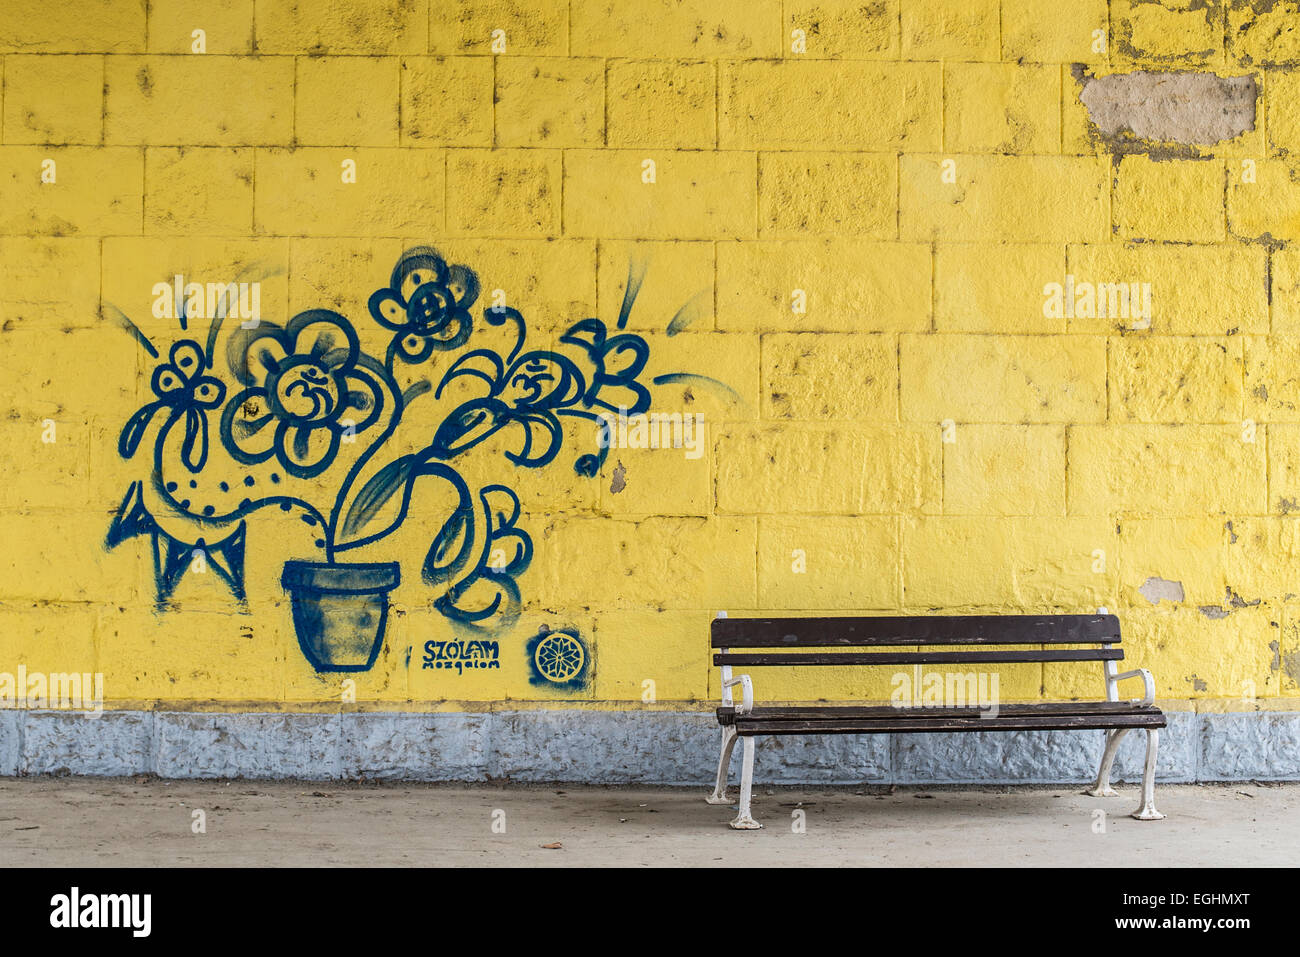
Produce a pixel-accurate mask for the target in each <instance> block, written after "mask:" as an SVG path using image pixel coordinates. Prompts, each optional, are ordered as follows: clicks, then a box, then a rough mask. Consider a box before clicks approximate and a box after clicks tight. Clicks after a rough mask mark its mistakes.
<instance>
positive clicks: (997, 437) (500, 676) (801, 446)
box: [0, 0, 1300, 776]
mask: <svg viewBox="0 0 1300 957" xmlns="http://www.w3.org/2000/svg"><path fill="white" fill-rule="evenodd" d="M0 57H2V60H0V69H2V71H3V94H2V101H0V117H2V125H0V276H2V278H0V366H2V367H3V382H4V409H5V412H6V414H5V415H4V416H3V417H0V437H2V440H3V450H4V455H3V457H2V461H3V468H4V469H5V471H6V474H5V480H4V482H3V484H2V485H0V540H2V541H3V542H4V548H3V550H2V552H0V568H2V569H3V575H2V576H0V619H2V621H0V674H7V675H9V676H11V678H10V685H9V687H10V690H11V694H13V693H15V692H16V693H17V696H18V697H19V698H21V696H22V694H23V693H26V694H27V695H28V700H27V705H26V706H27V707H29V708H36V709H39V708H40V707H41V706H42V704H43V703H44V704H48V703H49V702H48V701H45V702H43V701H42V699H40V698H39V696H37V694H36V692H37V691H39V689H38V688H35V687H33V686H32V685H31V684H30V683H27V684H26V685H25V686H20V683H19V682H18V676H19V669H20V667H21V668H22V669H23V675H25V676H26V677H27V678H28V679H29V681H30V678H31V676H33V675H43V676H46V677H47V678H48V679H49V680H50V681H51V682H53V680H54V676H55V675H57V674H66V673H77V674H78V675H86V676H93V675H101V676H102V682H103V705H104V707H105V708H107V709H117V710H125V711H133V712H140V711H150V710H154V709H161V710H168V711H180V712H188V711H247V712H257V713H262V712H276V711H285V712H302V711H321V712H339V711H340V710H342V711H353V710H363V711H416V712H425V711H456V712H481V711H495V710H503V709H504V710H513V709H519V708H524V709H529V708H564V707H566V706H567V705H568V704H569V703H572V702H581V703H583V705H584V706H585V707H588V708H590V707H595V708H597V709H600V710H637V709H641V708H643V707H644V706H645V705H646V704H647V703H650V702H653V704H654V706H655V708H657V709H667V710H670V711H671V710H681V711H693V712H699V711H700V710H702V709H703V707H704V706H705V704H706V703H707V702H708V701H710V700H714V699H716V697H717V695H718V690H719V689H718V681H717V675H716V671H715V669H713V668H711V666H710V655H709V650H708V638H707V635H708V623H709V620H710V618H711V617H712V616H713V615H714V613H715V612H716V611H718V610H719V609H726V610H728V611H729V612H730V613H731V614H732V615H733V616H739V615H745V614H798V613H800V612H810V611H823V612H830V613H852V612H860V613H867V614H870V613H884V612H905V613H916V614H925V613H936V612H947V613H962V612H973V611H986V612H994V613H1017V612H1049V611H1062V612H1084V611H1092V610H1094V609H1096V608H1097V607H1098V606H1106V607H1108V608H1109V609H1110V610H1112V611H1114V612H1116V613H1118V614H1119V616H1120V618H1121V621H1122V623H1123V627H1124V630H1125V647H1126V649H1127V650H1128V653H1129V660H1130V661H1131V662H1132V663H1133V664H1134V666H1137V665H1141V666H1145V667H1148V668H1150V669H1151V670H1152V671H1153V672H1154V674H1155V676H1156V681H1157V692H1158V694H1159V696H1160V697H1161V698H1162V699H1164V700H1165V701H1167V702H1169V703H1170V705H1171V707H1173V708H1175V709H1181V710H1185V711H1196V710H1201V711H1206V712H1207V713H1224V712H1249V713H1252V714H1258V715H1259V716H1261V717H1262V716H1264V715H1265V714H1266V713H1267V714H1273V715H1275V714H1276V713H1278V712H1286V711H1287V709H1288V708H1290V709H1291V710H1295V708H1294V704H1295V702H1294V700H1293V699H1295V698H1296V696H1297V695H1300V690H1298V684H1300V630H1298V628H1300V614H1298V612H1300V583H1298V581H1300V579H1298V577H1297V573H1298V572H1300V374H1297V371H1296V370H1297V368H1298V365H1297V364H1298V363H1300V251H1298V249H1300V248H1298V247H1296V246H1294V244H1293V241H1294V240H1296V239H1297V238H1300V166H1297V163H1300V106H1298V105H1297V104H1300V73H1297V69H1296V68H1297V67H1298V66H1300V5H1298V4H1296V3H1294V2H1285V0H1279V2H1275V3H1273V2H1269V3H1260V2H1244V0H1224V2H1218V0H1216V2H1210V3H1190V4H1189V3H1175V2H1164V3H1155V2H1139V0H1110V2H1107V0H1001V2H998V0H880V2H873V3H849V2H840V0H819V2H806V0H784V2H780V0H758V2H748V3H738V2H718V0H709V2H704V0H620V2H617V3H609V2H600V0H572V2H563V0H561V2H555V0H538V2H529V3H522V2H513V0H481V2H475V0H370V2H363V0H337V2H333V3H330V4H328V5H324V6H320V5H313V4H303V3H300V2H297V0H230V2H225V3H221V4H200V3H194V2H181V0H151V2H149V3H147V4H146V3H145V2H144V0H138V2H136V0H80V2H77V3H68V4H48V3H38V2H35V0H7V2H5V3H4V4H3V5H0ZM423 247H429V248H430V249H429V250H425V251H417V252H415V253H414V254H410V253H409V252H408V251H410V250H422V249H423ZM431 250H436V254H435V253H434V252H432V251H431ZM191 284H195V285H197V287H199V288H198V294H197V295H191V293H192V291H193V290H191ZM214 289H215V290H217V291H218V292H219V293H220V294H219V295H217V297H216V299H215V301H214V299H213V295H214V293H213V290H214ZM221 290H228V291H229V297H228V298H223V297H224V296H225V293H224V292H220V291H221ZM312 310H317V312H311V311H312ZM303 315H306V316H308V319H306V320H302V319H301V318H300V317H302V316H303ZM589 319H596V320H597V321H596V322H595V323H594V324H592V323H587V324H584V323H583V320H589ZM525 327H526V333H525V331H524V329H525ZM462 337H463V338H462ZM620 337H624V338H620ZM466 356H469V358H465V357H466ZM575 377H576V378H575ZM209 380H212V381H209ZM214 383H215V384H214ZM399 408H400V409H401V410H402V419H401V423H400V425H401V427H400V428H397V427H394V428H393V429H392V430H389V429H388V424H389V423H390V422H391V420H392V416H393V413H394V412H395V410H397V409H399ZM620 410H627V412H628V413H629V416H626V417H624V419H623V420H619V419H618V415H619V412H620ZM638 412H641V413H648V414H650V415H652V416H653V415H660V414H661V415H662V416H666V417H667V418H664V419H663V420H662V421H663V423H668V422H670V421H672V419H671V417H672V416H674V415H675V416H677V420H676V422H677V423H678V424H679V425H680V424H681V423H683V422H684V423H685V426H682V427H683V428H685V429H686V434H685V435H684V437H683V436H679V439H678V441H679V443H680V444H681V446H682V447H680V448H677V447H671V446H672V445H673V442H671V441H669V442H666V443H656V444H667V445H669V446H670V447H668V448H650V447H645V446H647V445H649V444H650V442H649V441H648V440H647V439H646V433H645V430H644V429H642V430H641V431H640V432H638V431H637V425H638V423H637V422H636V421H634V420H635V416H636V414H637V413H638ZM599 414H605V415H607V416H610V417H612V419H611V420H610V421H613V423H614V425H613V428H612V429H611V428H609V427H608V426H605V429H606V431H607V433H608V434H609V437H610V439H611V444H612V446H613V447H609V448H602V447H600V445H599V433H600V432H601V429H602V425H601V423H600V422H599V421H598V420H597V419H596V418H593V416H598V415H599ZM648 421H650V422H651V423H654V422H656V421H658V420H655V419H653V418H650V419H649V420H648ZM644 424H645V422H644V421H642V422H641V425H644ZM665 427H667V425H665ZM691 428H694V430H695V431H693V432H692V431H690V430H691ZM390 431H391V434H388V433H389V432H390ZM381 440H382V441H381ZM372 446H374V447H375V448H377V449H378V451H377V452H375V453H374V454H373V455H372V454H371V453H370V452H369V451H368V450H369V449H370V448H371V447H372ZM385 469H387V471H385ZM349 479H351V481H350V482H349ZM407 493H410V494H409V503H408V502H407V501H406V499H407V497H408V496H407ZM336 506H337V507H336ZM380 532H386V533H387V534H384V535H379V533H380ZM376 535H378V536H379V537H375V536H376ZM293 562H305V563H308V564H307V565H293V564H291V563H293ZM287 563H290V564H287ZM359 563H367V564H368V565H369V566H370V569H369V570H358V569H357V568H356V567H355V566H356V565H357V564H359ZM328 565H352V566H353V567H352V568H350V569H344V570H341V571H340V570H338V569H334V570H330V569H326V570H324V571H321V570H320V568H319V567H318V566H328ZM394 565H395V566H396V570H395V571H390V570H389V569H391V568H392V567H393V566H394ZM331 589H333V590H331ZM358 635H360V636H361V638H358V637H357V636H358ZM369 636H374V637H375V640H374V641H373V642H372V641H371V640H370V637H369ZM341 669H351V670H341ZM882 670H887V669H882ZM1097 670H1098V669H1095V668H1089V667H1085V666H1064V665H1062V666H1056V665H1047V666H1037V665H1015V666H1009V667H1007V668H1006V670H1005V671H1004V672H1003V674H1002V683H1001V693H1002V695H1003V697H1004V698H1008V699H1010V698H1024V699H1038V698H1042V699H1063V698H1072V697H1093V696H1098V695H1099V694H1100V692H1101V680H1100V675H1099V674H1098V673H1097ZM87 682H88V685H89V684H93V680H92V679H91V678H89V677H88V678H87ZM757 686H758V693H759V696H760V698H767V699H773V698H776V699H791V700H806V699H818V698H826V699H847V698H854V697H860V696H865V697H869V698H875V699H885V698H887V697H888V696H889V694H890V691H891V676H890V675H889V674H875V675H873V674H870V673H863V671H862V669H857V670H854V669H843V670H841V669H826V670H822V671H820V672H818V673H817V674H816V675H815V676H814V677H809V676H807V675H806V674H805V675H790V674H785V673H782V672H780V671H779V670H774V671H772V672H771V673H760V674H759V675H758V676H757ZM64 690H66V686H65V688H64ZM3 691H4V686H3V678H0V696H2V694H3ZM47 694H48V695H53V688H52V687H51V688H49V689H47ZM36 718H37V716H36V715H29V721H28V724H27V725H25V727H27V732H26V734H27V746H28V747H30V746H31V745H32V742H35V741H37V740H38V736H37V734H36V728H37V725H36V723H35V722H36ZM259 720H261V721H263V722H264V721H265V720H267V719H259ZM1269 720H1273V718H1270V719H1269ZM173 724H174V725H175V726H176V727H178V728H183V727H188V725H186V724H185V723H184V722H183V721H182V722H180V723H175V722H173ZM171 726H172V725H168V727H171ZM196 726H197V725H196ZM1190 726H1191V725H1189V727H1190ZM141 727H153V725H152V724H146V725H141ZM259 727H260V725H259ZM1216 727H1217V725H1216ZM55 731H57V729H54V730H53V731H48V733H50V734H54V733H55ZM250 733H251V732H250ZM620 733H621V732H620ZM1172 733H1173V732H1172V731H1171V734H1172ZM214 734H218V735H219V731H218V732H214ZM15 740H16V739H15ZM178 740H179V739H178ZM538 740H541V738H538ZM1216 740H1217V739H1216ZM1243 740H1244V739H1243ZM462 745H463V746H464V747H468V746H469V745H466V744H464V743H463V742H462ZM539 747H540V746H539ZM864 747H865V745H864ZM1171 747H1175V746H1171ZM1188 747H1189V748H1191V750H1188V751H1186V753H1188V754H1191V753H1193V752H1195V753H1197V754H1200V753H1202V750H1203V749H1202V748H1201V745H1200V744H1196V745H1195V746H1192V745H1188ZM1206 747H1208V745H1206ZM155 750H156V749H155ZM1220 750H1222V749H1220ZM181 751H182V752H183V751H184V748H183V747H182V748H181ZM165 752H166V748H163V749H162V751H158V752H157V753H159V754H162V753H165ZM15 753H17V752H15ZM864 753H865V752H864ZM927 753H928V752H927ZM936 753H937V752H936ZM1205 753H1207V754H1208V753H1209V752H1208V751H1207V752H1205ZM1215 753H1218V752H1215ZM516 758H517V755H516ZM158 760H159V761H162V760H163V759H162V758H158ZM168 760H169V761H171V762H172V763H173V764H174V763H175V758H174V755H173V757H171V758H168ZM935 760H936V761H938V760H939V759H938V758H936V759H935ZM1207 760H1208V759H1207ZM303 761H305V762H307V763H308V764H310V761H311V758H310V755H305V756H304V757H303ZM110 763H111V762H110ZM364 763H365V762H364V761H362V762H361V764H362V765H363V766H364ZM940 763H942V762H940ZM1229 763H1231V762H1229ZM13 766H15V767H16V766H17V759H15V762H13ZM31 766H33V767H41V766H43V765H42V764H41V761H40V760H39V759H33V760H32V762H31ZM223 766H224V765H223ZM106 767H107V765H106ZM1252 767H1253V765H1252ZM927 773H929V772H927ZM936 773H937V772H936ZM1261 773H1262V772H1261ZM1049 776H1050V775H1049Z"/></svg>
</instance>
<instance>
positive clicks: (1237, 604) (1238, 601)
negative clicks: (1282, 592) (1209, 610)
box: [1223, 586, 1263, 608]
mask: <svg viewBox="0 0 1300 957" xmlns="http://www.w3.org/2000/svg"><path fill="white" fill-rule="evenodd" d="M1223 600H1224V604H1226V605H1229V606H1231V607H1233V608H1254V607H1255V606H1256V605H1258V604H1259V603H1260V602H1262V601H1263V599H1262V598H1256V599H1255V600H1254V601H1246V599H1244V598H1242V597H1241V596H1240V595H1238V594H1237V593H1236V592H1235V591H1233V590H1232V587H1231V586H1226V587H1225V588H1224V589H1223Z"/></svg>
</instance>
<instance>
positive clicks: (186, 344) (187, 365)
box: [167, 339, 207, 382]
mask: <svg viewBox="0 0 1300 957" xmlns="http://www.w3.org/2000/svg"><path fill="white" fill-rule="evenodd" d="M167 361H168V362H169V363H170V364H171V366H172V367H173V368H174V369H175V370H176V371H177V372H178V373H179V374H180V376H181V378H182V379H184V380H185V381H186V382H190V381H192V380H193V379H195V378H196V377H198V375H199V374H200V373H201V372H202V370H203V366H204V365H205V363H206V362H207V358H206V357H205V356H204V354H203V348H202V347H201V346H200V345H199V344H198V343H197V342H195V341H194V340H193V339H182V340H181V341H180V342H178V343H176V344H175V345H173V346H172V348H171V352H170V353H169V354H168V357H167Z"/></svg>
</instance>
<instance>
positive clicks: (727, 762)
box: [704, 725, 736, 804]
mask: <svg viewBox="0 0 1300 957" xmlns="http://www.w3.org/2000/svg"><path fill="white" fill-rule="evenodd" d="M735 746H736V728H735V726H734V725H727V726H726V727H724V728H723V729H722V756H721V757H720V758H719V759H718V777H717V781H716V782H714V785H713V793H712V794H710V795H709V796H708V797H706V798H705V799H704V800H705V801H706V802H708V803H709V804H730V803H731V798H729V797H727V771H728V770H729V769H730V768H731V751H732V749H733V748H735Z"/></svg>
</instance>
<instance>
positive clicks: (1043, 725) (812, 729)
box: [735, 711, 1165, 737]
mask: <svg viewBox="0 0 1300 957" xmlns="http://www.w3.org/2000/svg"><path fill="white" fill-rule="evenodd" d="M735 727H736V733H737V734H738V735H740V736H741V737H749V736H753V735H759V734H888V733H893V732H898V733H904V734H905V733H908V732H944V731H1082V730H1088V729H1104V728H1163V727H1165V716H1164V714H1162V713H1160V712H1158V711H1157V712H1154V713H1145V712H1144V713H1141V714H1075V715H1020V716H1011V717H1002V716H998V717H996V718H981V717H978V716H968V717H961V718H956V717H949V718H910V719H897V720H893V721H885V720H878V721H864V720H856V719H841V720H838V721H812V720H800V719H794V718H790V719H786V720H764V719H761V718H759V719H755V718H751V717H749V716H748V715H743V716H737V717H736V724H735Z"/></svg>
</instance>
